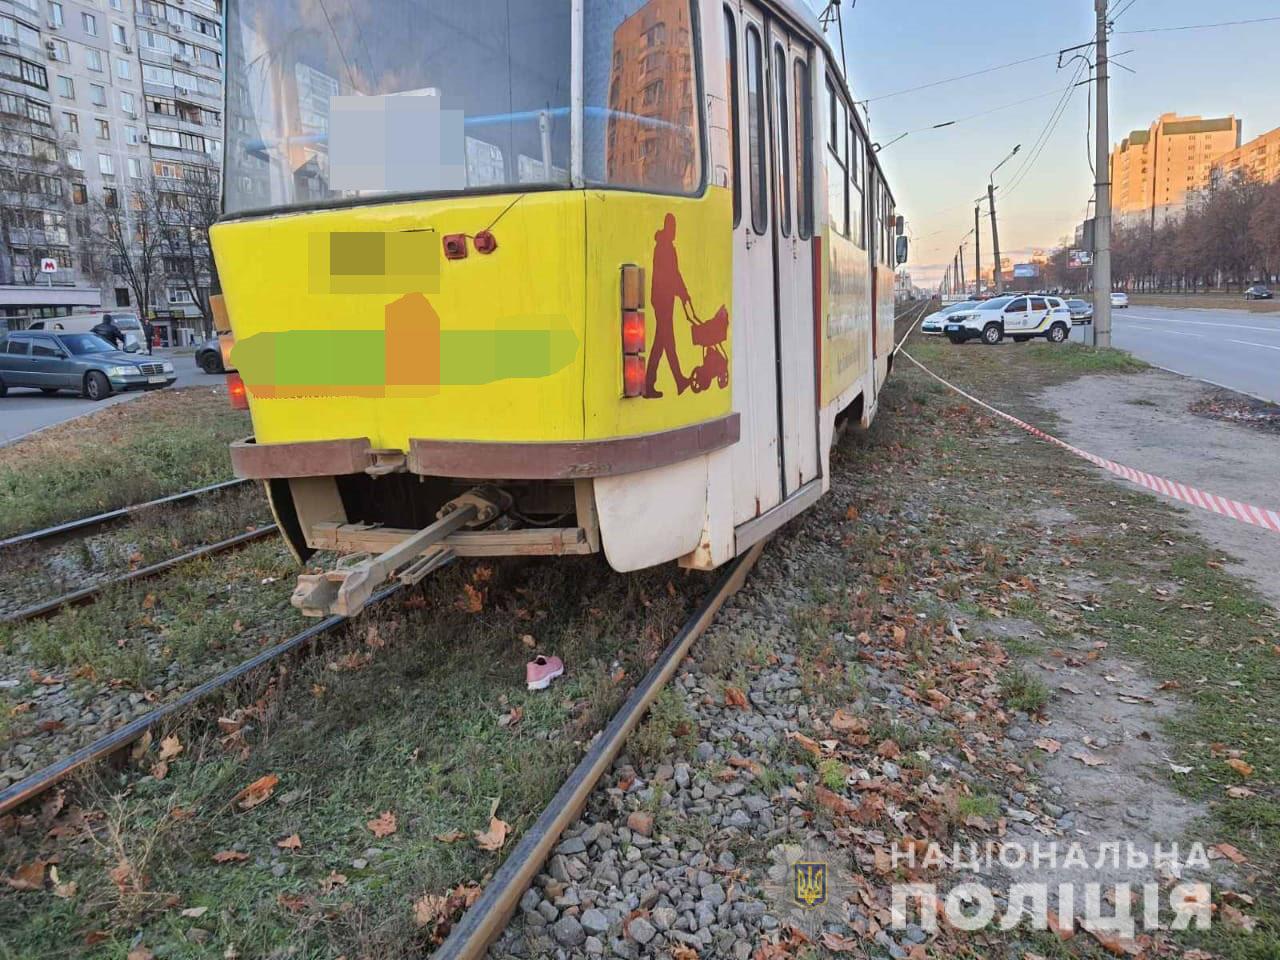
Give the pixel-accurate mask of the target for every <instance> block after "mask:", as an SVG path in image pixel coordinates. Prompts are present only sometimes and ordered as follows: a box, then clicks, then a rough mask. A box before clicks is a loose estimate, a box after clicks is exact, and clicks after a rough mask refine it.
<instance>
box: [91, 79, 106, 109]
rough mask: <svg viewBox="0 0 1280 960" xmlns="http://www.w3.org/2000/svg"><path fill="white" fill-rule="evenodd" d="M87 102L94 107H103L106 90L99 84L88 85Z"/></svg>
mask: <svg viewBox="0 0 1280 960" xmlns="http://www.w3.org/2000/svg"><path fill="white" fill-rule="evenodd" d="M89 101H90V102H91V103H92V104H93V105H94V106H95V107H105V106H106V105H107V88H106V87H104V86H103V85H102V84H100V83H91V84H89Z"/></svg>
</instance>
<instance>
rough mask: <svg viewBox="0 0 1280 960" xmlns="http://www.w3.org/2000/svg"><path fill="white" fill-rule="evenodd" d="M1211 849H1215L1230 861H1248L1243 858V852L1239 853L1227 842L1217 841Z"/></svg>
mask: <svg viewBox="0 0 1280 960" xmlns="http://www.w3.org/2000/svg"><path fill="white" fill-rule="evenodd" d="M1213 849H1214V850H1217V851H1218V852H1219V853H1220V854H1222V855H1223V856H1224V857H1226V858H1227V859H1228V860H1230V861H1231V862H1232V863H1248V862H1249V861H1248V860H1247V859H1245V855H1244V854H1243V853H1241V852H1240V851H1239V850H1237V849H1236V848H1235V847H1233V846H1232V845H1231V844H1229V843H1219V844H1217V845H1216V846H1215V847H1213Z"/></svg>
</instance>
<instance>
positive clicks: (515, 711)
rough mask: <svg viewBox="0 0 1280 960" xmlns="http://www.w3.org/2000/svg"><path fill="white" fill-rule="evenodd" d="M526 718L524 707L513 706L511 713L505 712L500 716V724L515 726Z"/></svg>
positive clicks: (502, 725) (501, 725)
mask: <svg viewBox="0 0 1280 960" xmlns="http://www.w3.org/2000/svg"><path fill="white" fill-rule="evenodd" d="M523 719H524V707H512V708H511V711H510V712H509V713H504V714H503V715H502V716H501V717H499V718H498V726H500V727H508V728H510V727H514V726H515V725H516V724H518V723H519V722H520V721H521V720H523Z"/></svg>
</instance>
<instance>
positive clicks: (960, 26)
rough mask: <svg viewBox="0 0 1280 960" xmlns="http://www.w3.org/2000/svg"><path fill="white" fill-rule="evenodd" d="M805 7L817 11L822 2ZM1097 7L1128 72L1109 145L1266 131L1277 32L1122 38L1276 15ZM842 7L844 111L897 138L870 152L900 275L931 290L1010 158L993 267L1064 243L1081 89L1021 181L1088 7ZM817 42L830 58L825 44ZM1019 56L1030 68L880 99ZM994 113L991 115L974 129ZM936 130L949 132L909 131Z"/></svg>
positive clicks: (981, 3)
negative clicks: (894, 224)
mask: <svg viewBox="0 0 1280 960" xmlns="http://www.w3.org/2000/svg"><path fill="white" fill-rule="evenodd" d="M807 2H809V4H810V5H811V6H813V7H814V8H815V9H818V8H820V7H822V6H823V0H807ZM1111 7H1112V10H1113V11H1115V12H1118V13H1119V17H1118V18H1117V19H1116V23H1115V31H1116V32H1115V33H1113V35H1112V37H1111V40H1110V52H1111V54H1112V55H1113V56H1116V55H1118V54H1123V55H1121V56H1119V57H1118V61H1119V63H1122V64H1124V65H1125V66H1127V67H1129V68H1130V70H1132V71H1134V72H1132V73H1130V72H1129V71H1127V70H1123V69H1120V68H1118V67H1116V66H1113V67H1112V70H1111V84H1110V99H1111V109H1110V114H1111V137H1110V140H1111V143H1112V145H1113V146H1114V145H1115V144H1116V143H1118V142H1119V141H1120V140H1121V139H1122V138H1123V137H1125V136H1126V135H1127V134H1128V133H1129V132H1130V131H1131V130H1136V129H1146V128H1147V127H1148V126H1149V125H1150V124H1151V122H1152V121H1153V120H1155V119H1156V118H1157V117H1159V116H1160V114H1162V113H1168V112H1177V113H1179V114H1182V115H1194V114H1200V115H1201V116H1225V115H1226V114H1229V113H1234V114H1235V115H1236V116H1237V117H1239V118H1241V119H1242V120H1243V121H1244V133H1243V136H1244V139H1245V140H1246V141H1247V140H1249V139H1251V138H1252V137H1255V136H1257V135H1258V134H1260V133H1263V132H1265V131H1267V130H1271V129H1273V128H1275V127H1278V126H1280V96H1277V93H1278V92H1280V20H1275V21H1272V22H1269V23H1256V24H1248V25H1241V26H1227V27H1218V28H1214V29H1201V30H1185V31H1170V32H1161V33H1125V32H1124V31H1136V30H1148V29H1151V28H1158V27H1173V26H1185V25H1191V24H1206V23H1217V22H1221V21H1227V20H1248V19H1251V18H1256V17H1274V16H1278V15H1280V3H1277V0H1216V2H1215V3H1212V4H1206V3H1204V2H1203V0H1132V2H1130V0H1111ZM843 8H844V32H845V49H846V56H847V60H848V76H849V81H850V84H851V86H852V89H853V94H854V97H855V98H857V99H859V100H864V99H869V100H870V103H869V104H868V106H867V109H868V111H869V114H870V123H871V138H872V140H873V141H878V142H880V143H884V144H887V143H888V141H890V140H892V139H893V138H894V137H896V136H897V135H898V134H900V133H903V132H905V131H911V132H910V133H909V135H908V136H907V137H905V138H904V139H902V140H899V141H898V142H897V143H894V144H893V145H892V146H886V147H884V148H883V150H882V152H881V154H880V159H881V163H882V164H883V165H884V167H885V170H886V173H887V176H888V178H889V183H890V186H891V187H892V189H893V192H894V195H895V197H896V199H897V202H898V212H899V213H901V214H903V215H904V216H905V217H906V218H907V221H908V225H909V228H910V233H911V235H912V238H913V243H912V249H911V258H910V262H909V265H908V266H909V269H910V271H911V274H912V278H913V280H914V281H915V282H916V283H917V284H919V285H921V286H926V287H927V286H932V285H936V283H937V282H938V279H939V278H940V277H941V274H942V272H943V270H944V269H945V268H946V266H947V265H949V264H950V262H951V258H952V256H953V255H954V254H955V252H956V250H957V248H958V247H959V244H960V242H961V239H962V237H964V235H965V234H966V233H968V232H970V231H972V229H973V207H974V203H973V201H974V199H975V198H976V197H978V195H979V194H981V193H985V191H986V187H987V177H988V174H989V173H990V171H991V169H992V167H994V166H995V165H996V164H998V163H999V162H1000V161H1001V160H1002V159H1003V158H1004V157H1005V156H1007V155H1008V154H1009V152H1010V151H1011V150H1012V149H1013V148H1014V146H1015V145H1018V144H1021V145H1022V148H1021V150H1020V151H1019V153H1018V155H1017V156H1015V157H1014V158H1013V159H1012V160H1010V161H1009V162H1008V163H1006V164H1005V165H1004V166H1003V167H1002V168H1001V169H1000V171H999V172H998V173H997V174H996V178H995V182H996V184H997V186H998V187H999V188H1000V189H998V190H997V191H996V209H997V214H998V218H999V228H1000V248H1001V253H1002V255H1004V256H1009V257H1012V258H1013V259H1014V260H1015V262H1016V261H1018V260H1020V259H1022V258H1024V257H1025V256H1026V255H1027V254H1029V253H1030V251H1031V250H1032V249H1036V248H1040V249H1044V250H1046V251H1048V250H1050V249H1052V248H1053V247H1055V246H1057V245H1058V243H1059V241H1060V240H1062V239H1063V238H1064V237H1069V236H1070V235H1072V234H1073V233H1074V230H1075V226H1076V224H1078V223H1079V222H1080V221H1081V220H1082V219H1083V217H1084V215H1085V209H1086V203H1087V202H1088V201H1089V199H1090V197H1091V196H1092V194H1093V174H1092V172H1091V171H1090V167H1089V159H1090V157H1091V156H1092V146H1091V145H1089V146H1088V147H1087V143H1086V128H1087V124H1088V123H1089V118H1088V113H1087V103H1088V98H1091V97H1092V86H1091V85H1086V86H1080V87H1076V88H1075V89H1074V92H1073V93H1072V95H1071V97H1070V99H1069V100H1068V101H1067V103H1066V105H1065V108H1064V111H1063V113H1062V115H1061V118H1060V119H1059V121H1058V122H1057V124H1056V126H1054V127H1053V128H1052V130H1051V131H1050V132H1049V133H1048V136H1047V138H1046V139H1045V140H1044V141H1043V148H1042V149H1041V150H1040V152H1039V156H1038V158H1036V159H1035V161H1034V163H1031V164H1030V165H1028V166H1026V167H1025V169H1022V168H1023V166H1024V163H1025V162H1026V161H1028V160H1030V159H1031V157H1032V156H1033V148H1034V146H1035V144H1036V142H1037V140H1038V139H1039V138H1040V137H1041V134H1042V132H1043V131H1045V130H1046V126H1047V123H1048V121H1049V118H1050V115H1051V113H1052V112H1053V110H1054V108H1055V107H1056V105H1057V104H1058V102H1059V99H1060V97H1061V95H1062V94H1063V92H1064V91H1065V89H1066V88H1067V86H1068V83H1069V81H1070V80H1071V77H1072V74H1073V73H1074V72H1075V69H1076V67H1077V66H1078V64H1071V65H1070V66H1069V67H1068V68H1067V69H1063V70H1059V69H1058V68H1057V51H1058V50H1059V49H1061V48H1064V47H1069V46H1073V45H1075V44H1079V43H1085V42H1087V41H1090V40H1092V39H1093V32H1094V14H1093V0H971V2H968V3H962V2H959V0H856V5H855V0H844V3H843ZM851 8H852V9H851ZM1112 16H1113V17H1114V16H1115V13H1113V14H1112ZM829 39H830V42H831V44H832V47H833V48H835V49H837V50H838V46H839V44H838V40H837V38H836V36H835V34H834V32H833V33H832V34H830V35H829ZM1126 51H1129V52H1126ZM1042 54H1049V56H1040V55H1042ZM1031 57H1040V58H1039V59H1036V60H1033V61H1032V62H1029V63H1024V64H1021V65H1019V66H1013V67H1009V68H1008V69H1002V70H997V71H994V72H991V73H986V74H983V75H981V76H976V77H972V78H970V79H966V80H959V81H955V82H949V83H944V84H941V85H938V86H932V87H929V88H928V89H924V90H920V91H917V92H913V93H903V94H901V95H898V96H890V94H894V93H895V92H897V91H900V90H904V89H906V88H909V87H916V86H919V85H921V84H928V83H931V82H932V81H935V80H944V79H947V78H950V77H955V76H957V75H959V74H964V73H970V72H972V71H977V70H983V69H985V68H987V67H992V66H997V65H1000V64H1005V63H1009V62H1011V61H1014V60H1022V59H1025V58H1031ZM1064 59H1065V58H1064ZM1087 76H1088V73H1087V72H1086V73H1085V74H1082V75H1081V76H1080V79H1082V80H1083V79H1085V78H1086V77H1087ZM1029 98H1036V99H1029ZM1018 101H1025V102H1020V103H1019V102H1018ZM1010 104H1013V105H1011V106H1007V105H1010ZM999 107H1005V109H996V110H994V111H993V112H990V113H986V115H984V116H977V117H974V116H973V115H974V114H978V113H982V112H984V111H992V110H993V108H999ZM966 118H971V119H966ZM949 120H955V121H957V122H956V123H955V124H953V125H952V126H948V127H946V128H943V129H939V130H922V129H921V128H927V127H931V126H932V125H933V124H936V123H945V122H946V121H949ZM1086 148H1087V150H1086ZM1020 169H1021V172H1019V171H1020ZM983 214H984V216H983V236H982V258H983V262H984V265H986V266H988V267H989V266H990V264H991V233H990V225H989V222H988V221H987V220H986V217H985V214H986V206H985V204H984V205H983ZM967 242H968V245H967V246H966V247H965V255H966V258H967V269H966V271H965V273H966V276H971V275H972V263H973V246H972V238H969V240H968V241H967Z"/></svg>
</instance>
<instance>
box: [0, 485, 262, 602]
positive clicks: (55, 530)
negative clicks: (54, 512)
mask: <svg viewBox="0 0 1280 960" xmlns="http://www.w3.org/2000/svg"><path fill="white" fill-rule="evenodd" d="M248 482H249V481H247V480H226V481H223V482H221V483H215V484H210V485H209V486H205V487H198V488H196V489H194V490H186V491H184V492H182V493H175V494H172V495H170V496H167V497H160V498H158V499H156V500H149V501H147V502H146V503H139V504H135V505H133V506H128V507H121V508H119V509H117V510H108V511H106V512H105V513H98V514H94V515H93V516H90V517H82V518H80V519H78V520H69V521H67V522H65V523H59V524H54V525H53V526H50V527H45V528H43V529H40V530H32V531H29V532H27V533H22V534H18V535H16V536H12V537H9V538H7V539H5V540H0V550H4V549H5V548H11V547H18V546H24V545H29V544H39V543H45V544H51V543H57V542H58V541H60V540H63V539H66V538H68V537H71V536H73V535H75V534H84V533H88V532H91V531H94V530H98V529H100V528H102V527H105V526H109V525H111V524H113V523H117V522H120V521H123V520H127V519H129V518H131V517H134V516H137V515H138V514H141V513H144V512H145V511H147V510H152V509H155V508H157V507H163V506H169V505H171V504H180V503H191V502H194V501H196V500H198V499H200V498H201V497H204V496H208V495H210V494H215V493H219V492H221V491H223V490H229V489H232V488H235V487H239V486H241V485H242V484H245V483H248ZM277 530H278V528H277V527H276V525H275V524H274V523H271V524H265V525H263V526H261V527H257V528H255V529H252V530H246V531H243V532H241V533H237V534H235V535H234V536H231V537H227V538H226V539H224V540H219V541H217V542H216V543H210V544H206V545H204V546H200V547H195V548H193V549H191V550H187V551H185V552H183V553H181V554H178V555H176V556H173V557H169V558H167V559H165V560H160V561H158V562H156V563H152V564H148V565H147V566H145V567H140V568H138V569H136V570H130V571H129V572H128V573H126V574H124V575H122V576H118V577H111V578H109V579H106V580H103V581H101V582H99V583H95V584H92V585H90V586H87V587H82V588H80V589H79V590H73V591H71V592H70V593H66V594H63V595H62V596H59V597H55V598H53V599H51V600H44V601H40V602H39V603H34V604H31V605H29V606H26V607H23V608H21V609H19V610H17V611H14V612H12V613H8V614H5V615H3V616H0V623H24V622H26V621H28V620H36V619H39V618H41V617H48V616H52V615H53V614H55V613H57V612H58V611H60V610H62V609H64V608H66V607H73V606H80V605H82V604H87V603H92V602H93V601H94V600H96V599H97V598H98V597H99V596H101V595H102V594H104V593H107V592H108V591H110V590H112V589H115V588H117V587H122V586H125V585H126V584H129V583H133V582H135V581H138V580H146V579H148V578H151V577H156V576H159V575H160V574H162V573H166V572H168V571H169V570H172V569H174V568H175V567H177V566H179V565H181V564H183V563H186V562H187V561H190V560H197V559H200V558H201V557H209V556H214V555H215V554H219V553H224V552H226V551H229V550H235V549H237V548H238V547H242V546H245V545H246V544H249V543H253V542H255V541H257V540H261V539H263V538H264V537H269V536H271V535H272V534H274V533H276V532H277Z"/></svg>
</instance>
